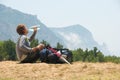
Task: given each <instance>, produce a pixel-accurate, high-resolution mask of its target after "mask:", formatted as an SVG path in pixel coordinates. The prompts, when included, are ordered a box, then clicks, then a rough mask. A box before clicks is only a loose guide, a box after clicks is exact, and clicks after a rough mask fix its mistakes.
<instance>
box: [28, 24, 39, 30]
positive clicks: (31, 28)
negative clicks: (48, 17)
mask: <svg viewBox="0 0 120 80" xmlns="http://www.w3.org/2000/svg"><path fill="white" fill-rule="evenodd" d="M34 28H37V30H39V29H40V25H34V26H31V27H30V28H29V29H28V30H29V31H34Z"/></svg>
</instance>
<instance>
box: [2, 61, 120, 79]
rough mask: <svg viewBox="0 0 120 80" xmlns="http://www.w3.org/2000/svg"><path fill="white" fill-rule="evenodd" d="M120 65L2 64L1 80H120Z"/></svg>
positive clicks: (6, 62) (78, 63)
mask: <svg viewBox="0 0 120 80" xmlns="http://www.w3.org/2000/svg"><path fill="white" fill-rule="evenodd" d="M119 79H120V64H114V63H83V62H75V63H73V64H72V65H68V64H46V63H34V64H29V63H28V64H18V62H13V61H3V62H0V80H119Z"/></svg>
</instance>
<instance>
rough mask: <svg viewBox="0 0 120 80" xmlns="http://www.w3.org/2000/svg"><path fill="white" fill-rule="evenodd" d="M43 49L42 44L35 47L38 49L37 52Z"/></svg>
mask: <svg viewBox="0 0 120 80" xmlns="http://www.w3.org/2000/svg"><path fill="white" fill-rule="evenodd" d="M44 47H45V45H44V44H39V45H38V46H37V48H38V49H39V50H42V49H43V48H44Z"/></svg>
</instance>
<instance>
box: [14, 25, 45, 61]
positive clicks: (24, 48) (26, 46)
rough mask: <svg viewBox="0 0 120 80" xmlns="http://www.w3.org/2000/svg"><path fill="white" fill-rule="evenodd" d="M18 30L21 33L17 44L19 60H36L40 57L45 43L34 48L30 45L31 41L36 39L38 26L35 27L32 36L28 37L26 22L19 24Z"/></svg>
mask: <svg viewBox="0 0 120 80" xmlns="http://www.w3.org/2000/svg"><path fill="white" fill-rule="evenodd" d="M16 31H17V33H18V34H19V35H20V37H19V39H18V41H17V44H16V54H17V58H18V60H19V61H20V62H21V63H34V62H36V61H37V60H38V59H39V57H40V54H39V52H40V51H41V50H42V49H43V48H44V45H43V44H39V45H38V46H36V47H33V48H31V47H30V42H31V41H32V40H33V39H34V37H35V35H36V33H37V27H35V28H34V32H33V34H32V36H31V37H30V38H28V37H27V34H28V29H27V27H26V26H25V25H24V24H19V25H18V26H17V29H16Z"/></svg>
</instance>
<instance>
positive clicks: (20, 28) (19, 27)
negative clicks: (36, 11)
mask: <svg viewBox="0 0 120 80" xmlns="http://www.w3.org/2000/svg"><path fill="white" fill-rule="evenodd" d="M24 30H25V25H24V24H19V25H18V26H17V29H16V31H17V33H18V34H19V35H22V34H24V33H25V32H24Z"/></svg>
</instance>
